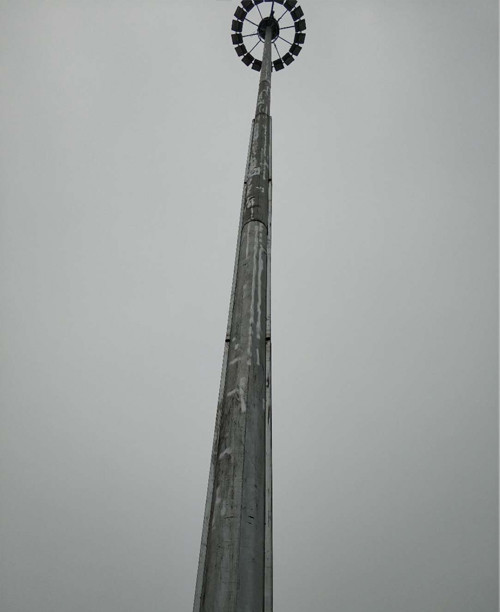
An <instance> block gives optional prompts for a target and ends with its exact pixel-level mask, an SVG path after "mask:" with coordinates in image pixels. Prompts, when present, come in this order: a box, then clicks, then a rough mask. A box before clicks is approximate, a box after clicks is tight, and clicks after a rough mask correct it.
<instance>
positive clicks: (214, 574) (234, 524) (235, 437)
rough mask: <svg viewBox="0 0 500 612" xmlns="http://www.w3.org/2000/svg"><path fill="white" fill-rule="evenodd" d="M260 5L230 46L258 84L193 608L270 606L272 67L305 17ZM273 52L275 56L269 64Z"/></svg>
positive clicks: (208, 611)
mask: <svg viewBox="0 0 500 612" xmlns="http://www.w3.org/2000/svg"><path fill="white" fill-rule="evenodd" d="M265 1H266V0H264V2H265ZM262 3H263V0H260V1H257V0H255V1H254V0H243V2H242V3H241V6H239V7H238V9H237V10H236V13H235V21H233V35H232V38H233V43H234V44H235V45H236V51H237V53H238V55H239V56H241V57H242V61H243V62H244V63H245V64H247V65H252V68H254V69H255V70H257V71H260V82H259V92H258V97H257V105H256V111H255V118H254V120H253V123H252V131H251V137H250V145H249V152H248V159H247V167H246V174H245V184H244V189H243V201H242V208H241V219H240V228H239V235H238V247H237V253H236V261H235V272H234V278H233V290H232V295H231V303H230V310H229V321H228V329H227V335H226V342H225V350H224V361H223V368H222V379H221V386H220V393H219V403H218V409H217V417H216V425H215V435H214V443H213V450H212V459H211V466H210V476H209V483H208V491H207V502H206V508H205V517H204V523H203V533H202V542H201V550H200V559H199V566H198V578H197V584H196V594H195V602H194V612H272V607H273V594H272V571H273V566H272V467H271V310H270V297H271V291H270V280H271V274H270V253H271V191H272V174H271V116H270V108H271V75H272V70H273V67H274V68H275V69H276V70H280V69H282V68H283V67H284V65H285V64H286V65H287V64H288V63H291V62H289V61H287V59H288V58H286V55H289V56H290V57H291V58H292V60H291V61H293V56H295V55H298V52H300V44H301V43H303V42H304V38H305V34H304V33H303V31H304V30H305V21H304V20H303V19H300V17H302V16H303V13H302V10H301V9H300V7H296V4H297V3H296V1H294V0H287V1H286V2H284V1H283V0H282V1H281V2H269V4H270V5H271V11H270V13H269V15H267V16H264V15H263V13H262V10H261V8H260V7H259V4H262ZM276 4H282V5H283V7H282V8H284V11H285V12H283V15H282V16H281V17H276V15H275V5H276ZM253 9H257V11H255V12H256V13H257V15H258V16H259V14H260V17H261V20H260V23H259V24H257V23H255V22H254V21H252V20H251V19H250V17H249V13H250V12H251V11H252V10H253ZM297 9H298V11H297ZM299 12H300V13H299ZM286 14H289V15H291V17H292V19H293V21H292V25H291V26H289V28H290V29H291V28H292V27H293V28H294V29H295V31H296V35H295V40H294V42H293V43H290V44H291V45H292V46H291V48H290V51H289V53H288V54H285V55H283V57H281V55H279V47H278V45H277V41H278V39H279V38H281V35H280V22H281V20H282V19H283V18H284V17H285V15H286ZM246 21H248V22H249V23H250V24H253V25H255V26H256V27H257V31H256V32H255V33H251V34H245V30H244V26H245V22H246ZM297 24H299V25H298V26H297ZM253 36H256V37H257V39H258V40H257V45H258V44H259V42H261V43H262V44H263V46H264V52H263V56H262V60H261V61H260V60H257V59H255V58H253V56H251V54H250V53H248V52H247V50H246V47H245V45H244V41H243V39H244V38H246V37H253ZM299 41H301V43H299ZM287 42H288V41H287ZM257 45H256V46H257ZM274 49H275V50H276V52H277V53H278V59H276V60H274V61H273V50H274ZM297 49H299V51H298V52H297Z"/></svg>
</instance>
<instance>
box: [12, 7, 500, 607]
mask: <svg viewBox="0 0 500 612" xmlns="http://www.w3.org/2000/svg"><path fill="white" fill-rule="evenodd" d="M302 6H303V8H304V10H305V12H306V17H307V19H308V38H307V41H306V45H305V49H304V51H303V53H302V55H301V56H300V58H299V61H297V62H296V63H295V64H294V65H293V66H291V67H290V68H289V69H287V70H285V71H283V72H281V73H278V74H276V75H275V79H274V83H273V87H274V89H273V111H272V112H273V119H274V122H273V128H274V137H273V144H274V215H273V221H274V223H273V359H274V363H273V405H274V477H275V610H276V612H304V610H311V611H312V610H314V611H315V612H330V611H335V612H367V611H368V610H369V611H370V612H472V611H473V612H496V611H497V609H498V599H497V580H498V564H497V505H498V504H497V500H498V484H497V482H498V479H497V438H498V412H497V397H498V394H497V390H498V358H497V354H498V351H497V346H498V323H497V305H498V256H497V252H498V251H497V245H498V209H497V196H498V180H497V176H498V154H497V150H498V120H497V112H498V94H497V92H498V46H497V42H498V38H497V37H498V7H497V3H496V2H495V1H493V0H434V1H430V0H303V1H302ZM234 8H235V2H234V1H233V0H228V1H222V0H141V1H140V2H139V1H132V0H46V1H44V2H40V0H15V1H13V0H0V11H1V20H0V21H1V25H0V30H1V43H0V44H1V52H0V66H1V74H2V99H1V134H2V146H1V150H2V158H1V170H2V183H1V187H0V190H1V191H0V195H1V208H0V261H1V266H0V335H1V347H2V348H1V357H0V359H1V368H0V369H1V387H0V400H1V401H0V406H1V408H0V423H1V425H0V550H1V555H0V609H1V610H2V612H138V611H140V612H182V611H190V610H191V606H192V601H193V595H194V585H195V576H196V569H197V562H198V548H199V541H200V536H201V523H202V516H203V510H204V502H205V491H206V483H207V477H208V466H209V457H210V450H211V442H212V433H213V425H214V417H215V408H216V400H217V394H218V384H219V377H220V367H221V361H222V350H223V342H224V334H225V325H226V318H227V308H228V300H229V292H230V285H231V276H232V268H233V257H234V252H235V241H236V228H237V223H238V217H239V205H240V194H241V185H242V179H243V172H244V165H245V157H246V148H247V142H248V134H249V128H250V121H251V117H252V114H253V110H254V104H255V96H256V84H257V83H256V80H257V75H256V73H255V72H253V71H251V70H248V69H246V68H245V67H244V66H243V65H242V64H241V63H240V62H239V61H238V60H237V57H236V55H235V54H234V51H233V50H232V48H231V42H230V37H229V27H230V22H231V16H232V13H233V11H234Z"/></svg>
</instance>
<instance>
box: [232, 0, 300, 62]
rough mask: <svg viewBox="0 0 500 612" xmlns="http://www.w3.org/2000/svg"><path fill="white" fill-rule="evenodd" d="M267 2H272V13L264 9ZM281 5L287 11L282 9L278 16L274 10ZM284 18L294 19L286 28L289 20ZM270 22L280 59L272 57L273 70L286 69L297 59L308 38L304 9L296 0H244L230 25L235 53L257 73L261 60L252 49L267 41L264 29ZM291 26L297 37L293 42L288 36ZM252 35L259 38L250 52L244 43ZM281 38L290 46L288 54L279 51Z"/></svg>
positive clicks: (274, 49) (275, 50)
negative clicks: (248, 28)
mask: <svg viewBox="0 0 500 612" xmlns="http://www.w3.org/2000/svg"><path fill="white" fill-rule="evenodd" d="M264 4H271V10H270V11H269V13H268V11H267V10H266V9H264V6H263V5H264ZM261 5H262V6H261ZM280 8H281V9H284V11H280V13H281V15H280V16H277V17H276V16H275V12H276V11H277V10H278V9H280ZM290 17H291V20H290ZM283 19H285V20H286V19H288V21H289V22H290V21H291V25H288V26H284V27H283V24H284V23H286V21H285V22H283V21H282V20H283ZM250 25H251V26H253V28H251V29H250V32H249V33H245V31H246V27H247V26H250ZM267 25H271V26H272V27H273V36H274V39H273V51H274V52H275V55H277V59H275V60H273V68H274V70H283V68H285V67H286V66H289V65H290V64H291V63H292V62H294V61H295V58H296V57H297V56H298V55H299V54H300V52H301V51H302V45H303V44H304V42H305V39H306V34H305V30H306V21H305V19H304V11H303V10H302V9H301V7H300V6H298V4H297V0H242V1H241V4H240V6H238V8H237V9H236V11H235V13H234V19H233V23H232V25H231V29H232V35H231V38H232V41H233V45H234V47H235V51H236V54H237V55H238V57H240V58H241V61H242V62H243V63H244V64H245V65H246V66H251V67H252V68H253V70H256V71H257V72H260V70H261V68H262V61H261V60H258V59H256V58H255V57H254V56H253V55H252V51H253V50H254V49H255V48H256V47H257V46H258V45H259V44H261V43H263V42H264V40H263V32H265V29H266V26H267ZM292 29H293V31H294V33H295V36H294V39H293V42H290V40H287V39H288V38H289V37H290V36H289V31H290V30H292ZM283 30H285V31H286V33H287V34H288V36H287V34H285V33H283V36H282V34H281V33H282V32H283ZM285 36H286V38H285ZM252 37H256V38H257V41H256V43H255V45H253V47H252V48H251V49H250V51H248V50H247V48H246V45H245V39H246V38H249V39H250V38H252ZM278 41H283V42H284V43H286V44H287V45H289V48H287V51H286V53H280V51H279V49H278V45H277V44H276V43H277V42H278Z"/></svg>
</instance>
